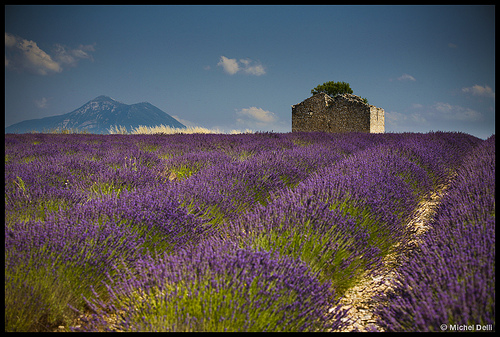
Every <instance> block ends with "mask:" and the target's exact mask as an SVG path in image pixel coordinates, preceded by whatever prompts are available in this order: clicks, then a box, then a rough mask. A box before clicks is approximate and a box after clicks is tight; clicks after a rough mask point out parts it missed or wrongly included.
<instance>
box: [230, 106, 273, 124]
mask: <svg viewBox="0 0 500 337" xmlns="http://www.w3.org/2000/svg"><path fill="white" fill-rule="evenodd" d="M236 114H237V115H239V116H242V117H247V118H250V119H252V120H255V121H257V122H262V123H273V122H275V121H276V120H277V119H278V117H276V115H275V114H274V113H273V112H271V111H267V110H264V109H261V108H256V107H254V106H252V107H250V108H248V109H241V110H240V111H236Z"/></svg>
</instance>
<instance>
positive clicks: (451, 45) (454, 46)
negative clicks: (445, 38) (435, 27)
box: [448, 42, 458, 48]
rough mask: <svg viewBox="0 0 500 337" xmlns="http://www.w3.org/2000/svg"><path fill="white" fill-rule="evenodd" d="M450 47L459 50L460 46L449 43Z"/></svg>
mask: <svg viewBox="0 0 500 337" xmlns="http://www.w3.org/2000/svg"><path fill="white" fill-rule="evenodd" d="M448 47H450V48H457V47H458V46H457V45H456V44H454V43H451V42H450V43H448Z"/></svg>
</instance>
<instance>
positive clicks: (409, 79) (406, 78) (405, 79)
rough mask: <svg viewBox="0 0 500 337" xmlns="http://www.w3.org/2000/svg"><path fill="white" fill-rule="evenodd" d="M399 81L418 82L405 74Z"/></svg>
mask: <svg viewBox="0 0 500 337" xmlns="http://www.w3.org/2000/svg"><path fill="white" fill-rule="evenodd" d="M398 81H412V82H413V81H416V79H415V77H413V76H411V75H408V74H403V75H401V76H399V77H398Z"/></svg>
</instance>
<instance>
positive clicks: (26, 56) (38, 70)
mask: <svg viewBox="0 0 500 337" xmlns="http://www.w3.org/2000/svg"><path fill="white" fill-rule="evenodd" d="M92 51H95V49H94V46H92V45H87V46H83V45H80V46H79V47H78V48H76V49H70V48H67V47H64V46H62V45H59V44H56V45H55V50H54V54H53V56H51V55H49V54H48V53H47V52H45V51H44V50H42V49H41V48H40V47H38V45H37V44H36V42H34V41H30V40H26V39H23V38H21V37H18V36H15V35H12V34H9V33H5V67H6V68H8V69H13V70H17V71H23V70H27V71H30V72H32V73H35V74H38V75H48V74H49V73H60V72H62V71H63V65H68V66H75V65H76V64H77V62H78V60H79V59H91V60H92V56H91V55H90V54H89V52H92Z"/></svg>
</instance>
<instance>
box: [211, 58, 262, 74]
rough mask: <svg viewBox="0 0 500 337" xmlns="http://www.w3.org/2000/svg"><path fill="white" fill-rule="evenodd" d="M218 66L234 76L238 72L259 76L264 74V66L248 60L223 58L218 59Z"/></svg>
mask: <svg viewBox="0 0 500 337" xmlns="http://www.w3.org/2000/svg"><path fill="white" fill-rule="evenodd" d="M217 65H218V66H221V67H222V68H223V69H224V71H225V72H226V73H228V74H230V75H234V74H236V73H238V72H243V73H245V74H249V75H255V76H260V75H264V74H265V73H266V70H265V69H264V66H263V65H262V64H260V63H256V62H254V61H252V60H250V59H240V60H239V62H238V60H237V59H230V58H227V57H225V56H221V57H220V61H219V63H217Z"/></svg>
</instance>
